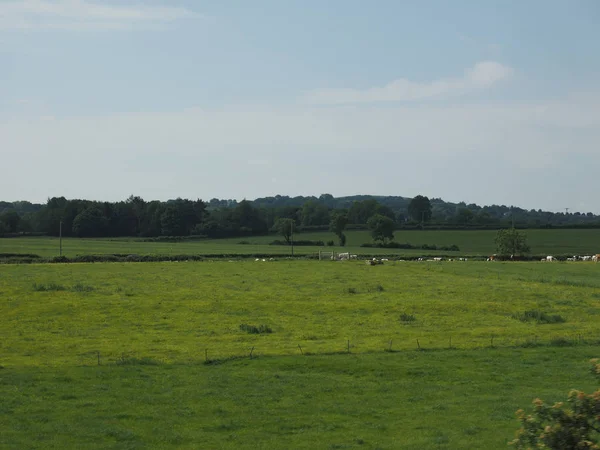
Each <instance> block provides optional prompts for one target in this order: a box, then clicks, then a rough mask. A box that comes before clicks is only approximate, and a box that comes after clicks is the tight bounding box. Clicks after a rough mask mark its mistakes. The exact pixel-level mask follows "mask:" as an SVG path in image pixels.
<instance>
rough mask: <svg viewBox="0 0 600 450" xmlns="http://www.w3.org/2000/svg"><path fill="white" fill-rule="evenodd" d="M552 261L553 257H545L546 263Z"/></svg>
mask: <svg viewBox="0 0 600 450" xmlns="http://www.w3.org/2000/svg"><path fill="white" fill-rule="evenodd" d="M554 259H555V258H554V256H546V261H548V262H552V261H554Z"/></svg>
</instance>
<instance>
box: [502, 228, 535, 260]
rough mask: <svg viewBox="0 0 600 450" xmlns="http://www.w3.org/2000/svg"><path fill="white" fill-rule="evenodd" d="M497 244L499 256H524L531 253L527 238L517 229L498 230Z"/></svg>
mask: <svg viewBox="0 0 600 450" xmlns="http://www.w3.org/2000/svg"><path fill="white" fill-rule="evenodd" d="M495 242H496V252H497V253H498V254H499V255H523V254H525V253H529V251H530V248H529V245H527V236H526V235H525V233H521V232H520V231H518V230H516V229H515V228H507V229H504V230H498V233H497V234H496V239H495Z"/></svg>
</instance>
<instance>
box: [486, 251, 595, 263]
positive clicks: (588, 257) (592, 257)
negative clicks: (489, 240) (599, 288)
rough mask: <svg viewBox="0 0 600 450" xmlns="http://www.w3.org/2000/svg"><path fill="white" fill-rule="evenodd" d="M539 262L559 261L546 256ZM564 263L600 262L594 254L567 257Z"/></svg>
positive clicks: (491, 257)
mask: <svg viewBox="0 0 600 450" xmlns="http://www.w3.org/2000/svg"><path fill="white" fill-rule="evenodd" d="M498 259H499V258H498V256H497V255H492V256H490V257H488V259H487V260H488V261H496V260H498ZM510 259H511V260H513V259H515V258H513V256H512V255H511V257H510ZM540 261H542V262H552V261H561V259H560V258H557V257H555V256H552V255H548V256H546V257H545V258H542V259H540ZM566 261H593V262H598V261H600V253H598V254H596V255H586V256H580V255H573V256H572V257H568V258H567V259H566Z"/></svg>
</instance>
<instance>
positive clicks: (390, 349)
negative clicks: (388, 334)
mask: <svg viewBox="0 0 600 450" xmlns="http://www.w3.org/2000/svg"><path fill="white" fill-rule="evenodd" d="M388 351H390V352H391V351H392V340H391V339H390V348H389V350H388Z"/></svg>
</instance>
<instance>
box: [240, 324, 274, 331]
mask: <svg viewBox="0 0 600 450" xmlns="http://www.w3.org/2000/svg"><path fill="white" fill-rule="evenodd" d="M240 330H242V331H245V332H246V333H248V334H271V333H272V332H273V330H272V329H271V327H269V326H268V325H258V326H256V325H248V324H245V323H243V324H241V325H240Z"/></svg>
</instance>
